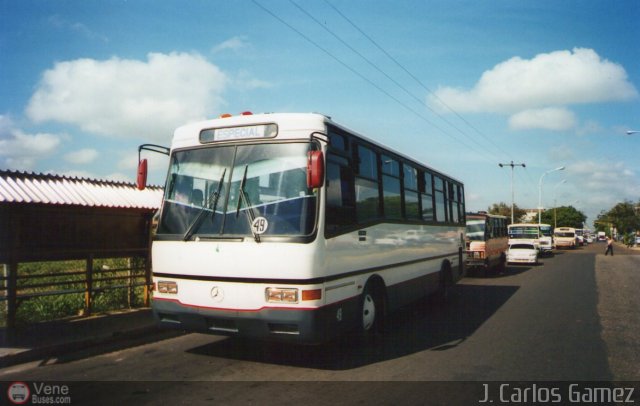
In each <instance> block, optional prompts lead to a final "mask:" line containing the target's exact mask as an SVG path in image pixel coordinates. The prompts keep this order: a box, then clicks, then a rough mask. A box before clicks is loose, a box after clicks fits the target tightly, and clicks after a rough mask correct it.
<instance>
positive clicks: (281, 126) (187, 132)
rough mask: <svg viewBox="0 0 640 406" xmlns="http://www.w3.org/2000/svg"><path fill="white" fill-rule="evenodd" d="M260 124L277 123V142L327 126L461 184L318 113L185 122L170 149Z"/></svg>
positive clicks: (199, 142)
mask: <svg viewBox="0 0 640 406" xmlns="http://www.w3.org/2000/svg"><path fill="white" fill-rule="evenodd" d="M262 124H277V126H278V133H277V138H278V139H300V133H301V132H306V133H308V134H309V135H311V133H314V132H315V133H316V134H323V135H326V126H327V124H330V125H332V126H334V127H337V128H339V129H341V130H343V131H345V132H347V133H349V134H351V135H353V136H356V137H358V138H360V139H362V140H364V141H366V142H367V143H369V144H372V145H374V146H376V147H379V148H382V149H384V150H386V151H388V152H390V153H392V154H394V155H397V156H398V157H401V158H403V159H405V160H407V161H411V162H413V163H415V164H416V165H417V166H420V167H424V168H426V169H429V170H430V171H431V172H433V173H435V174H437V175H440V176H442V177H443V178H446V179H448V180H452V181H454V182H458V183H460V184H462V183H463V182H462V181H460V180H458V179H456V178H454V177H452V176H450V175H445V174H444V173H442V172H440V171H438V170H436V169H433V168H432V167H430V166H428V165H425V164H424V163H421V162H420V161H418V160H416V159H414V158H411V157H409V156H408V155H406V154H403V153H401V152H398V151H395V150H394V149H392V148H389V147H388V146H385V145H383V144H382V143H380V142H378V141H375V140H373V139H371V138H368V137H366V136H364V135H362V134H359V133H358V132H356V131H353V130H351V129H349V128H347V127H344V126H342V125H340V124H338V123H336V122H335V121H333V120H332V119H331V117H330V116H327V115H324V114H320V113H261V114H251V113H248V114H245V113H243V114H240V115H236V116H229V117H224V118H216V119H210V120H204V121H198V122H194V123H189V124H186V125H183V126H181V127H178V128H177V129H176V130H175V132H174V135H173V140H172V143H171V150H174V149H182V148H190V147H198V146H202V145H206V143H202V142H201V141H200V133H201V132H202V131H203V130H207V129H214V128H230V127H240V126H252V125H255V126H258V125H262ZM250 140H251V139H250Z"/></svg>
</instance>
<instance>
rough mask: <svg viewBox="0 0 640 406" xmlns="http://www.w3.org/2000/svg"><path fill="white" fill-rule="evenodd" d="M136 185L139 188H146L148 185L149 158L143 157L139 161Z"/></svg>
mask: <svg viewBox="0 0 640 406" xmlns="http://www.w3.org/2000/svg"><path fill="white" fill-rule="evenodd" d="M136 185H137V186H138V190H144V188H145V187H146V186H147V159H146V158H145V159H142V160H140V162H138V177H137V179H136Z"/></svg>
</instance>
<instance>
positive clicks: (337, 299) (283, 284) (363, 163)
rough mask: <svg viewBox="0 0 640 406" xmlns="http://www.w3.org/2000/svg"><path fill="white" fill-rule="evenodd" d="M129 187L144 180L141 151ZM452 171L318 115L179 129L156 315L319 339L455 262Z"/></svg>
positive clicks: (183, 325)
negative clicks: (449, 173) (445, 171)
mask: <svg viewBox="0 0 640 406" xmlns="http://www.w3.org/2000/svg"><path fill="white" fill-rule="evenodd" d="M138 175H139V176H138V180H139V187H144V182H145V181H146V160H141V161H140V165H139V172H138ZM464 213H465V210H464V191H463V185H462V183H461V182H459V181H457V180H455V179H453V178H451V177H450V176H447V175H445V174H443V173H440V172H438V171H436V170H433V169H431V168H429V167H427V166H425V165H422V164H420V163H418V162H417V161H414V160H412V159H410V158H408V157H407V156H405V155H403V154H400V153H398V152H394V151H392V150H390V149H388V148H385V147H384V146H382V145H381V144H379V143H377V142H375V141H372V140H370V139H367V138H365V137H362V136H360V135H358V134H356V133H355V132H352V131H350V130H347V129H346V128H344V127H342V126H340V125H338V124H336V123H335V122H333V121H332V120H331V119H330V118H329V117H326V116H324V115H320V114H293V113H292V114H281V113H279V114H256V115H251V114H250V113H246V114H245V113H243V114H242V115H239V116H232V117H225V118H219V119H214V120H209V121H204V122H199V123H195V124H190V125H186V126H183V127H180V128H178V129H177V130H176V131H175V135H174V138H173V141H172V145H171V153H170V164H169V171H168V176H167V182H166V187H165V195H164V200H163V204H162V208H161V212H160V216H159V224H158V229H157V234H156V236H155V238H154V241H153V247H152V261H153V283H154V297H153V305H152V306H153V313H154V316H155V317H156V320H157V321H158V322H159V324H161V325H164V326H171V327H175V328H178V329H184V330H189V331H197V332H207V333H213V334H224V335H237V336H245V337H250V338H260V339H270V340H285V341H296V342H305V343H317V342H322V341H325V340H328V339H330V338H332V337H334V336H336V335H338V334H340V333H342V332H345V331H349V330H356V331H357V332H358V333H359V335H361V336H364V337H367V336H371V335H372V334H375V333H376V332H379V331H380V326H381V323H382V320H383V316H385V315H386V314H389V312H391V311H392V310H393V309H396V308H398V307H399V306H402V305H404V304H406V303H409V302H411V301H415V300H416V299H418V298H419V297H422V296H424V295H427V294H430V293H433V292H435V291H438V290H444V291H446V290H447V288H448V287H449V286H451V285H452V284H454V283H456V282H457V281H458V280H459V279H460V278H462V277H463V274H464V266H463V263H464V259H463V248H464V233H465V216H464Z"/></svg>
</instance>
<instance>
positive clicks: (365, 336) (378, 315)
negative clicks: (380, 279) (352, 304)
mask: <svg viewBox="0 0 640 406" xmlns="http://www.w3.org/2000/svg"><path fill="white" fill-rule="evenodd" d="M383 320H384V295H383V288H382V287H381V286H380V283H376V281H375V280H370V281H369V282H367V284H366V286H365V288H364V291H363V292H362V295H361V296H360V306H359V313H358V320H357V323H358V329H357V332H358V338H359V339H360V340H361V341H364V342H365V343H366V342H370V341H373V340H374V339H375V338H376V337H377V336H378V335H380V333H381V332H382V327H383Z"/></svg>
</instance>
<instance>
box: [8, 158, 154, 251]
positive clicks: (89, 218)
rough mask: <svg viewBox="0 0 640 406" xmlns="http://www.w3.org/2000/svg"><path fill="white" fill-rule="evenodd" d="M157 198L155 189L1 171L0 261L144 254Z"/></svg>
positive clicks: (84, 179)
mask: <svg viewBox="0 0 640 406" xmlns="http://www.w3.org/2000/svg"><path fill="white" fill-rule="evenodd" d="M161 200H162V188H160V187H157V186H156V187H153V186H151V187H148V188H147V189H145V190H138V189H137V188H136V186H135V185H134V184H133V183H124V182H114V181H106V180H95V179H87V178H77V177H68V176H60V175H51V174H37V173H26V172H15V171H0V263H10V262H14V261H16V262H26V261H40V260H56V259H65V260H66V259H84V258H86V257H87V255H88V254H91V255H93V256H94V257H110V256H113V255H114V254H115V256H126V255H127V254H126V253H127V252H131V253H136V252H140V250H145V252H146V250H147V249H148V246H149V238H150V237H149V232H150V227H151V219H152V217H153V215H154V214H155V212H156V210H157V209H158V208H159V207H160V203H161Z"/></svg>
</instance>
